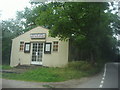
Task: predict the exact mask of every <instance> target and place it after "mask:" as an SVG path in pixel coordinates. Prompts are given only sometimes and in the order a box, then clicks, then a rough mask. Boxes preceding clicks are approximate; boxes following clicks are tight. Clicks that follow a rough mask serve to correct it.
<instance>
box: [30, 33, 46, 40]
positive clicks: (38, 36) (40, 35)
mask: <svg viewBox="0 0 120 90" xmlns="http://www.w3.org/2000/svg"><path fill="white" fill-rule="evenodd" d="M30 37H31V39H45V38H46V33H31V34H30Z"/></svg>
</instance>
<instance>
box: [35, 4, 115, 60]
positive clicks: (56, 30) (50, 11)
mask: <svg viewBox="0 0 120 90" xmlns="http://www.w3.org/2000/svg"><path fill="white" fill-rule="evenodd" d="M46 7H47V9H46V10H45V11H42V12H41V13H40V15H39V16H38V17H37V19H36V24H38V25H43V26H45V27H47V28H50V33H51V36H53V37H55V36H58V37H60V38H61V39H66V38H69V39H70V40H72V42H73V43H74V45H75V46H76V47H77V49H79V50H78V54H77V56H81V55H83V59H86V60H89V61H91V62H95V60H97V59H99V58H100V57H103V58H107V59H110V58H109V57H110V56H112V55H111V54H113V52H114V50H115V48H116V39H115V37H114V36H113V34H114V30H113V23H114V22H115V19H114V18H111V17H114V16H115V15H114V14H112V13H111V12H109V4H108V3H105V2H104V3H103V2H101V3H90V2H87V3H84V2H80V3H78V2H77V3H71V2H66V3H56V2H55V3H49V4H47V5H46ZM105 10H108V12H105ZM111 24H112V25H111ZM115 25H116V24H115ZM115 25H114V26H115ZM115 27H116V26H115ZM80 53H81V54H80ZM108 53H110V54H108ZM78 59H79V58H78Z"/></svg>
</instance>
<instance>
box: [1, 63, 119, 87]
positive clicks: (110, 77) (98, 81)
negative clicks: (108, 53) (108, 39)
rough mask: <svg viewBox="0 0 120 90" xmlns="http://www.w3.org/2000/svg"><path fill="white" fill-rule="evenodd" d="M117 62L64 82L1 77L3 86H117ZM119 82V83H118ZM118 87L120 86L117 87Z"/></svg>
mask: <svg viewBox="0 0 120 90" xmlns="http://www.w3.org/2000/svg"><path fill="white" fill-rule="evenodd" d="M118 66H120V64H119V63H107V64H105V68H104V70H103V72H101V73H100V74H98V75H96V76H93V77H90V78H83V79H80V80H70V81H65V82H57V83H54V82H51V83H42V82H41V83H37V82H25V81H17V80H7V79H2V87H3V88H43V85H50V86H52V87H55V88H100V89H101V88H118V86H120V85H118V81H120V80H118V72H120V70H119V69H118ZM119 84H120V83H119ZM119 88H120V87H119Z"/></svg>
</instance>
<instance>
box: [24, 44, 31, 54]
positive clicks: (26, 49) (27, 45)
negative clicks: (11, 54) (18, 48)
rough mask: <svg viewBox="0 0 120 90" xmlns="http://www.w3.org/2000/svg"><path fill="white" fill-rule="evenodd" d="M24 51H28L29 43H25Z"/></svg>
mask: <svg viewBox="0 0 120 90" xmlns="http://www.w3.org/2000/svg"><path fill="white" fill-rule="evenodd" d="M24 52H25V53H30V43H25V48H24Z"/></svg>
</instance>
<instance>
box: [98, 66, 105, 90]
mask: <svg viewBox="0 0 120 90" xmlns="http://www.w3.org/2000/svg"><path fill="white" fill-rule="evenodd" d="M105 76H106V64H105V67H104V73H103V78H102V80H101V83H100V86H99V88H102V87H103V83H104V79H105Z"/></svg>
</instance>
